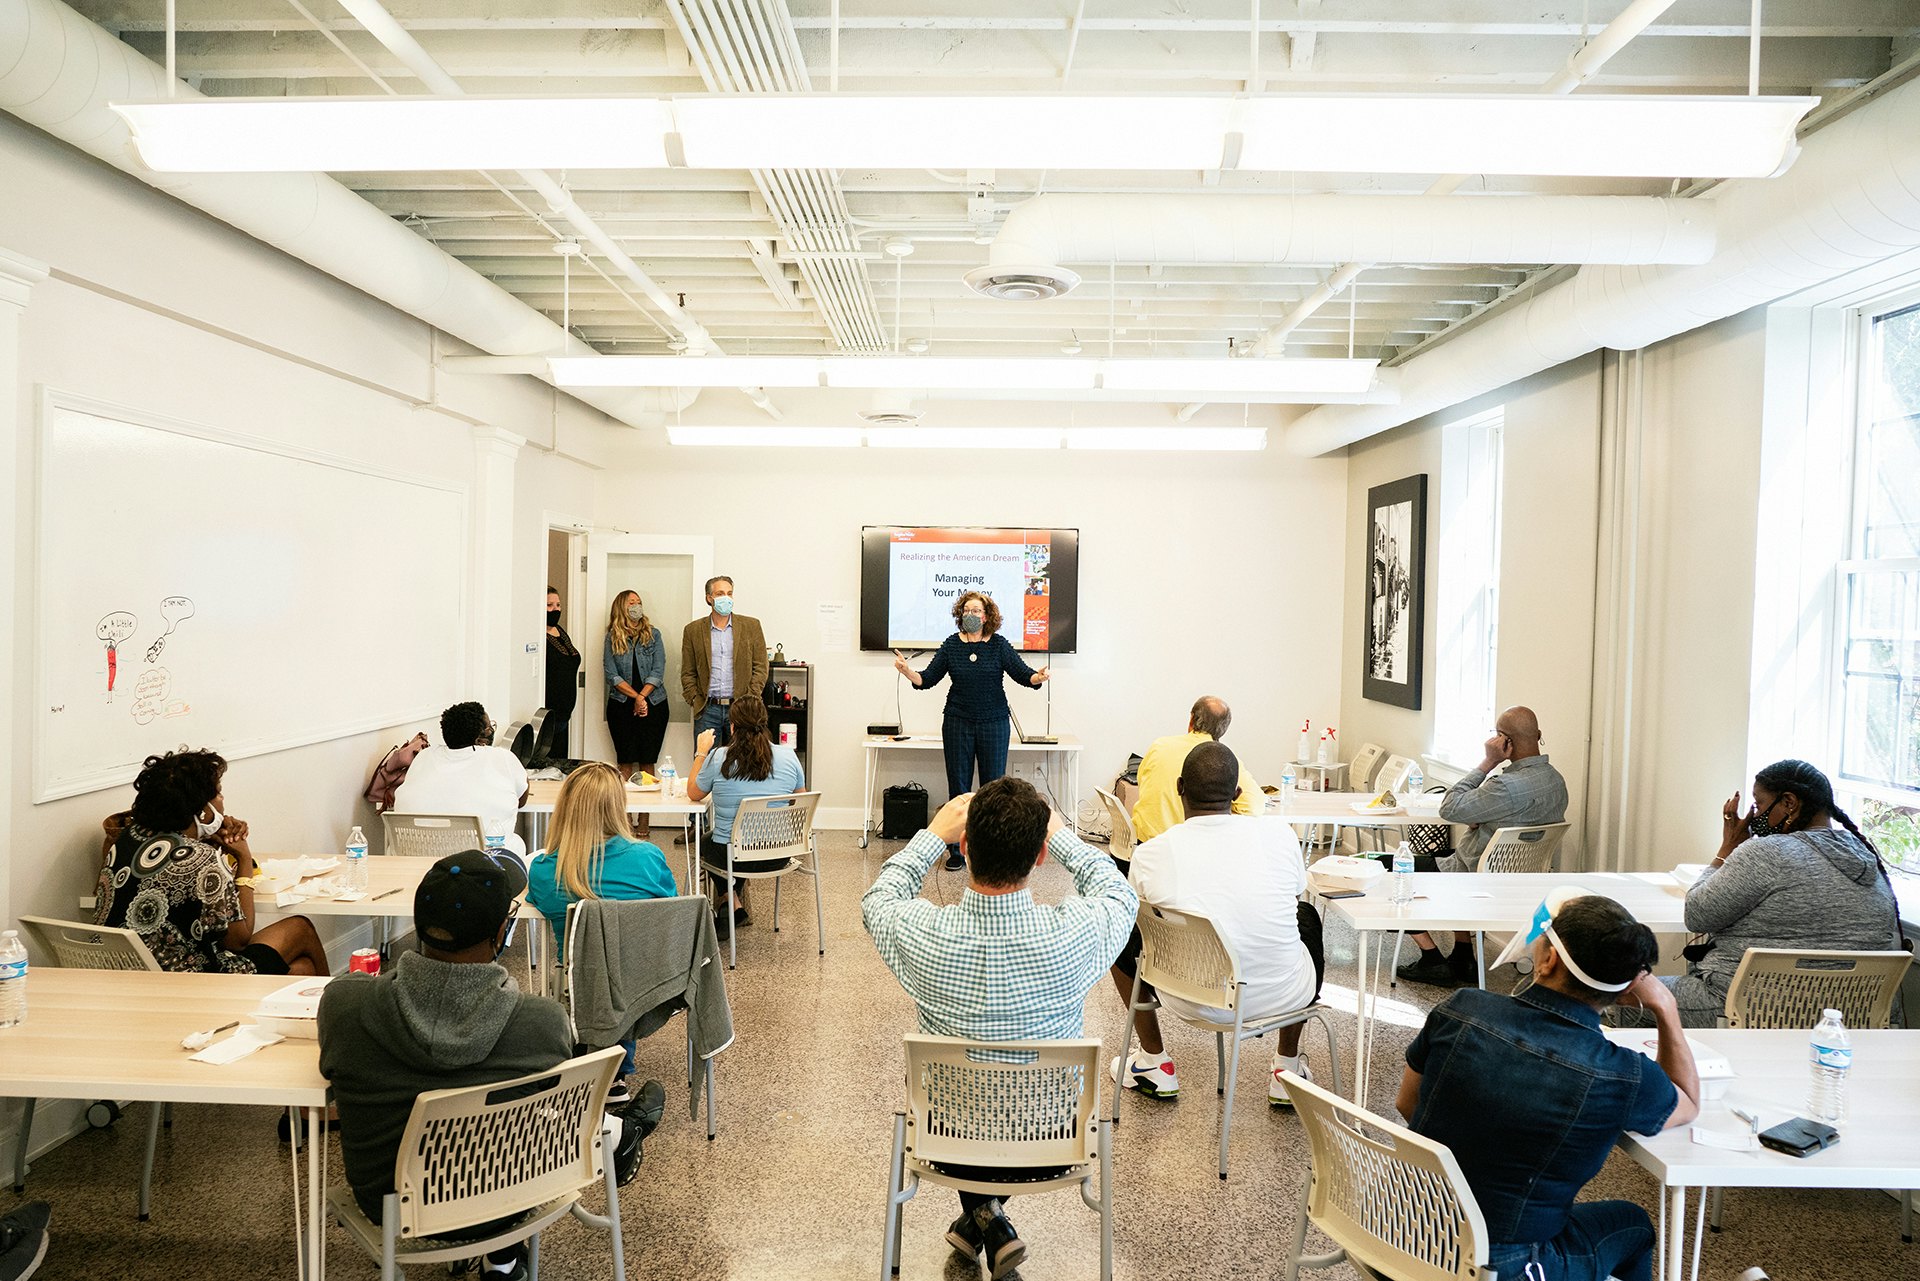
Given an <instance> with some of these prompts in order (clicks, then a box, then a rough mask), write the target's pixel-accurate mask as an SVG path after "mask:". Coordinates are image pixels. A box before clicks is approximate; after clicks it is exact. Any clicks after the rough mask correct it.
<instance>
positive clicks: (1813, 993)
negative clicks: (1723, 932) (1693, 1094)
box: [1726, 947, 1913, 1028]
mask: <svg viewBox="0 0 1920 1281" xmlns="http://www.w3.org/2000/svg"><path fill="white" fill-rule="evenodd" d="M1912 964H1913V954H1912V953H1911V952H1817V951H1797V950H1795V949H1793V948H1784V947H1750V948H1748V949H1747V954H1746V955H1745V956H1743V957H1741V958H1740V968H1739V969H1738V970H1736V971H1735V972H1734V975H1733V983H1732V985H1731V986H1730V987H1728V988H1727V1007H1726V1016H1727V1026H1728V1027H1757V1028H1810V1027H1812V1026H1813V1025H1814V1024H1816V1023H1818V1022H1819V1021H1820V1013H1821V1011H1823V1010H1838V1011H1840V1017H1841V1018H1842V1019H1844V1020H1846V1024H1847V1026H1848V1027H1850V1028H1881V1027H1886V1026H1887V1024H1888V1022H1889V1021H1890V1019H1891V1018H1892V1012H1893V1000H1894V997H1896V996H1898V995H1899V993H1900V982H1901V980H1902V979H1904V978H1906V976H1907V970H1908V968H1909V967H1910V966H1912Z"/></svg>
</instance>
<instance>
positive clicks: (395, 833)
mask: <svg viewBox="0 0 1920 1281" xmlns="http://www.w3.org/2000/svg"><path fill="white" fill-rule="evenodd" d="M380 822H381V825H382V826H383V827H384V828H385V829H386V844H385V845H384V847H383V848H384V850H385V852H386V853H388V854H401V855H411V856H412V857H415V858H432V859H441V858H445V857H446V856H447V855H449V854H463V853H465V852H466V851H467V850H479V849H485V848H486V847H487V834H486V828H485V826H484V825H483V824H482V823H481V822H480V819H479V818H478V817H477V816H475V815H473V814H394V813H391V812H389V813H385V814H382V815H381V816H380Z"/></svg>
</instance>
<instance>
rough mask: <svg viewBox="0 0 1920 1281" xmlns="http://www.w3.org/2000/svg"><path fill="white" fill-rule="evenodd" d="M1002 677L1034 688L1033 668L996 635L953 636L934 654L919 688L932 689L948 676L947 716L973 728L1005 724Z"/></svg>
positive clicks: (955, 634) (941, 644)
mask: <svg viewBox="0 0 1920 1281" xmlns="http://www.w3.org/2000/svg"><path fill="white" fill-rule="evenodd" d="M1002 674H1005V675H1007V676H1011V677H1013V679H1015V680H1017V681H1019V682H1020V683H1021V684H1022V685H1031V684H1033V677H1034V670H1033V668H1031V667H1029V666H1027V662H1026V660H1025V659H1023V658H1021V657H1020V651H1019V650H1017V649H1015V648H1014V647H1013V644H1012V642H1011V641H1009V640H1008V639H1007V638H1006V637H1005V636H1002V635H1001V634H1000V633H999V632H995V633H994V634H993V635H991V636H989V637H987V638H986V639H985V640H982V641H966V640H962V639H960V634H959V633H958V632H955V633H954V634H953V635H951V636H949V637H947V638H946V639H945V640H943V641H941V642H940V648H939V649H936V650H934V651H933V661H932V662H930V663H928V664H927V666H926V670H925V671H923V672H921V673H920V688H921V689H932V688H933V687H934V686H935V685H938V684H939V683H940V681H941V679H942V678H944V677H949V676H950V677H952V678H953V689H952V690H951V691H949V692H948V694H947V706H946V712H945V714H946V715H947V716H951V717H954V718H955V719H958V720H963V721H972V722H973V723H974V724H976V725H992V724H1005V723H1006V720H1007V716H1008V708H1007V691H1006V686H1005V685H1004V684H1003V683H1002V682H1001V679H1000V678H1001V676H1002Z"/></svg>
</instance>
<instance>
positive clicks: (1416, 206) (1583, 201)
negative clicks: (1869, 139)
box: [966, 192, 1716, 301]
mask: <svg viewBox="0 0 1920 1281" xmlns="http://www.w3.org/2000/svg"><path fill="white" fill-rule="evenodd" d="M1714 233H1715V219H1714V209H1713V207H1712V206H1711V205H1709V204H1704V203H1702V202H1700V201H1694V200H1676V199H1671V198H1667V197H1661V196H1345V195H1310V196H1269V195H1195V196H1168V195H1098V194H1093V195H1081V194H1074V193H1066V192H1060V193H1051V194H1047V195H1040V196H1035V197H1034V198H1033V199H1031V200H1028V201H1026V202H1025V203H1024V204H1021V205H1019V206H1018V207H1016V208H1015V209H1014V211H1013V212H1012V213H1010V214H1008V215H1007V220H1006V222H1005V224H1004V225H1003V226H1002V227H1001V229H1000V234H999V235H997V236H995V237H994V241H993V248H992V249H991V250H990V251H989V252H988V255H987V265H986V266H985V267H979V268H976V269H974V270H973V271H971V272H969V273H967V277H966V279H967V283H968V284H969V285H971V286H972V287H973V288H974V289H976V290H977V291H979V292H981V293H984V294H989V296H992V297H1002V298H1014V299H1018V300H1021V301H1030V300H1032V299H1036V298H1040V297H1054V296H1057V295H1058V294H1062V293H1065V292H1067V290H1069V289H1071V288H1073V286H1074V285H1075V284H1078V283H1079V278H1078V277H1077V276H1075V275H1074V273H1073V272H1071V271H1068V270H1066V269H1065V268H1064V267H1063V266H1058V265H1053V264H1064V263H1089V262H1092V263H1109V262H1125V263H1157V264H1162V265H1168V266H1172V265H1176V264H1182V265H1198V264H1214V265H1220V264H1228V265H1231V264H1246V265H1264V264H1270V263H1283V262H1292V263H1328V262H1355V261H1363V262H1381V263H1472V264H1490V263H1548V262H1552V263H1619V264H1632V265H1641V264H1649V263H1702V262H1705V261H1707V260H1708V259H1709V258H1711V257H1712V256H1713V253H1714V248H1715V243H1716V242H1715V234H1714ZM1036 264H1046V265H1040V266H1036ZM1028 277H1032V278H1035V279H1038V280H1040V281H1042V282H1049V283H1051V282H1066V283H1065V284H1064V285H1063V286H1062V287H1059V288H1056V289H1054V291H1053V292H1052V293H1046V294H1042V293H1038V292H1036V293H1033V294H1030V295H1029V294H1024V293H1020V292H1018V291H1017V290H1018V286H1017V285H1011V286H1002V285H1000V283H999V282H1001V281H1002V280H1005V279H1011V280H1014V281H1018V280H1020V279H1023V278H1028ZM996 289H998V290H999V292H996Z"/></svg>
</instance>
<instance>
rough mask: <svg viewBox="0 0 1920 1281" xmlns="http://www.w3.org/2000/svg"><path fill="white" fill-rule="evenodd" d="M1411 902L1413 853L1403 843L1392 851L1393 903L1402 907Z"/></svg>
mask: <svg viewBox="0 0 1920 1281" xmlns="http://www.w3.org/2000/svg"><path fill="white" fill-rule="evenodd" d="M1411 902H1413V851H1412V850H1410V849H1408V848H1407V843H1406V842H1405V841H1402V842H1400V844H1399V846H1398V848H1396V849H1395V850H1394V851H1393V903H1394V906H1395V907H1403V906H1405V905H1406V904H1408V903H1411Z"/></svg>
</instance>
